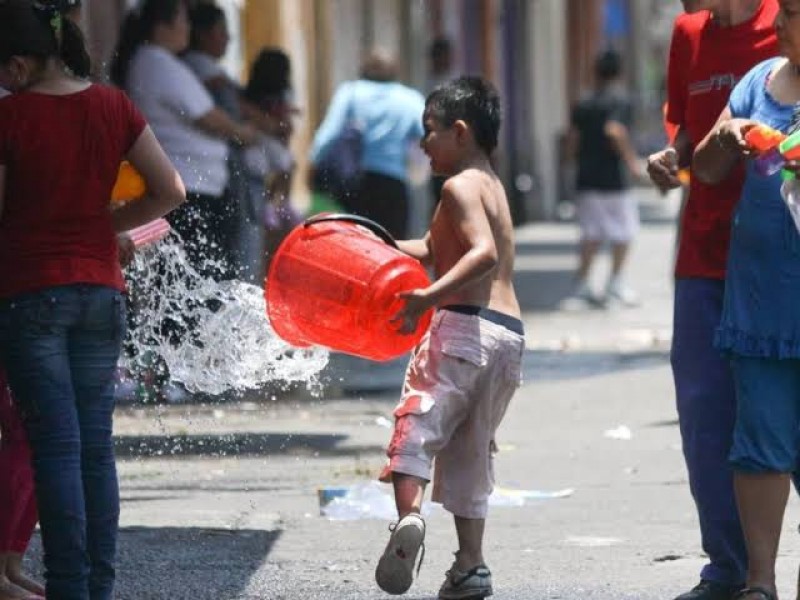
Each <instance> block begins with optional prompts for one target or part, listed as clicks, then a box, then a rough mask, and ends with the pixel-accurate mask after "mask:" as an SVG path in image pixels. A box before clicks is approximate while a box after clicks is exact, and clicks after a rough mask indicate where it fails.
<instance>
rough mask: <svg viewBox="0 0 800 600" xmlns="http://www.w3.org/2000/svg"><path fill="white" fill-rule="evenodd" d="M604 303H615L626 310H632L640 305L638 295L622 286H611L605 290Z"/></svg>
mask: <svg viewBox="0 0 800 600" xmlns="http://www.w3.org/2000/svg"><path fill="white" fill-rule="evenodd" d="M606 303H609V304H611V303H617V304H621V305H622V306H625V307H626V308H634V307H636V306H639V305H640V304H641V300H640V299H639V294H637V293H636V292H634V291H633V290H632V289H630V288H629V287H626V286H624V285H622V284H616V285H615V284H611V285H609V286H608V289H607V290H606Z"/></svg>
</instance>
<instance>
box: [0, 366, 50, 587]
mask: <svg viewBox="0 0 800 600" xmlns="http://www.w3.org/2000/svg"><path fill="white" fill-rule="evenodd" d="M37 519H38V517H37V514H36V498H35V497H34V488H33V472H32V470H31V452H30V448H29V446H28V439H27V436H26V435H25V429H24V428H23V425H22V420H21V419H20V415H19V411H18V410H17V407H16V406H15V404H14V401H13V399H12V397H11V394H10V393H9V391H8V386H7V385H6V376H5V373H4V372H3V371H2V369H0V600H14V599H17V600H18V599H19V598H27V599H28V600H33V599H34V598H37V599H40V600H41V598H42V594H44V588H43V587H42V586H41V585H39V584H38V583H36V582H34V581H33V580H31V579H30V578H29V577H28V576H26V575H25V574H24V573H23V571H22V557H23V556H24V555H25V550H26V549H27V548H28V543H29V542H30V540H31V536H32V535H33V530H34V529H35V527H36V521H37ZM30 594H39V595H34V596H31V595H30Z"/></svg>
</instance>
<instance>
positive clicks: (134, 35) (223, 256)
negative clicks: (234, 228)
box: [111, 0, 257, 280]
mask: <svg viewBox="0 0 800 600" xmlns="http://www.w3.org/2000/svg"><path fill="white" fill-rule="evenodd" d="M188 43H189V18H188V10H187V7H186V4H185V2H184V0H144V1H143V2H142V3H141V4H140V5H139V8H138V10H136V11H132V12H131V13H129V14H128V16H127V18H126V21H125V23H124V25H123V29H122V33H121V35H120V42H119V45H118V48H117V54H116V58H115V61H114V63H113V64H112V68H111V78H112V81H113V82H114V83H115V84H116V85H118V86H120V87H122V88H124V89H125V90H126V91H127V92H128V94H129V95H130V97H131V99H132V100H133V101H134V102H135V103H136V105H137V106H138V108H139V109H140V110H141V111H142V113H143V114H144V116H145V117H146V118H147V120H148V122H149V123H150V126H151V127H152V128H153V131H154V132H155V134H156V137H157V138H158V140H159V141H160V142H161V144H162V146H163V147H164V150H165V151H166V152H167V155H168V156H169V157H170V159H171V160H172V162H173V163H174V164H175V167H176V168H177V170H178V172H179V173H180V174H181V177H182V178H183V181H184V183H185V184H186V190H187V199H188V202H187V204H185V205H184V206H183V207H182V208H181V209H179V210H178V211H175V213H173V215H172V216H171V217H170V224H171V225H172V227H173V229H174V230H175V231H177V233H178V234H179V235H180V236H181V237H182V238H183V241H184V244H185V247H186V253H187V256H188V259H189V261H190V263H191V264H192V266H193V267H194V268H195V269H196V270H197V271H198V272H199V273H200V274H201V275H204V276H207V277H212V278H214V279H217V280H220V279H227V278H229V277H230V267H229V265H230V263H231V260H230V253H229V251H228V248H229V247H230V244H229V238H230V237H231V224H232V222H233V217H232V215H233V213H234V211H233V207H232V203H231V202H230V201H228V200H227V198H226V189H227V186H228V167H227V163H226V161H227V158H228V142H230V141H233V142H235V143H238V144H249V143H253V142H255V141H256V139H257V133H256V131H255V129H253V128H252V127H250V126H249V125H247V124H240V123H237V122H236V121H235V120H234V119H232V118H231V117H230V116H228V115H227V114H226V113H225V112H224V111H223V110H220V109H219V108H217V107H216V106H215V104H214V100H213V98H212V97H211V94H210V93H209V92H208V90H207V89H206V88H205V87H204V86H203V83H202V82H201V81H200V80H199V79H198V78H197V76H196V75H195V74H194V73H193V72H192V70H191V69H190V68H189V67H188V66H187V65H186V64H185V63H184V62H183V61H181V60H180V59H179V58H178V55H179V54H180V53H181V52H183V51H184V50H185V49H186V47H187V46H188Z"/></svg>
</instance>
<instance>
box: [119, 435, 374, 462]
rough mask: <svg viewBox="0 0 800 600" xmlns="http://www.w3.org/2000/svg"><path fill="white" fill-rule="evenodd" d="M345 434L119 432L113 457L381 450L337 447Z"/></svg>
mask: <svg viewBox="0 0 800 600" xmlns="http://www.w3.org/2000/svg"><path fill="white" fill-rule="evenodd" d="M348 437H349V436H347V435H343V434H305V433H303V434H295V433H220V434H217V435H214V434H197V435H120V436H116V437H115V440H114V443H115V450H116V455H117V458H159V459H163V458H181V457H187V456H193V457H214V458H219V457H235V456H266V455H275V454H301V455H311V454H314V455H325V456H349V455H360V454H363V453H365V452H372V451H377V452H380V451H381V450H382V448H381V447H378V446H376V447H374V448H373V447H371V446H370V447H365V446H345V447H340V446H339V445H340V444H341V443H342V442H344V441H345V440H347V439H348Z"/></svg>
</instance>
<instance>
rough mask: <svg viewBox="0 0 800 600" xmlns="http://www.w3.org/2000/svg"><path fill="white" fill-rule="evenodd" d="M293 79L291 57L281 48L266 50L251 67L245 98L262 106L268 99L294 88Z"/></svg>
mask: <svg viewBox="0 0 800 600" xmlns="http://www.w3.org/2000/svg"><path fill="white" fill-rule="evenodd" d="M291 78H292V63H291V60H290V59H289V55H288V54H286V52H284V51H283V50H281V49H280V48H264V49H263V50H261V52H259V53H258V56H257V57H256V59H255V61H253V66H252V67H250V76H249V77H248V79H247V87H246V88H245V89H244V97H245V98H246V99H247V100H249V101H250V102H253V103H255V104H262V103H263V102H264V101H265V100H266V99H269V98H276V97H279V96H282V95H283V94H284V93H285V92H286V91H287V90H288V89H290V88H291V87H292V84H291Z"/></svg>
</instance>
